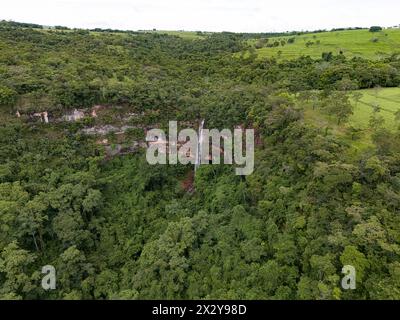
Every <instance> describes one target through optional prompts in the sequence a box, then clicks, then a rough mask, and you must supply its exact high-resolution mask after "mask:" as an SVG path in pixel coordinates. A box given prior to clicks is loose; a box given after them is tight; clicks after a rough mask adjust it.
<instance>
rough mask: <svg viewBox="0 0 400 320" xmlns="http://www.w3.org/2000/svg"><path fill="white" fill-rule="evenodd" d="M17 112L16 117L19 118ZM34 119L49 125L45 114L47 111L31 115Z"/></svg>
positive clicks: (47, 115)
mask: <svg viewBox="0 0 400 320" xmlns="http://www.w3.org/2000/svg"><path fill="white" fill-rule="evenodd" d="M18 114H19V112H18V111H17V117H18V118H19V117H20V116H21V115H19V116H18ZM32 116H33V117H35V118H39V119H40V122H44V123H49V114H48V113H47V111H44V112H36V113H34V114H33V115H32Z"/></svg>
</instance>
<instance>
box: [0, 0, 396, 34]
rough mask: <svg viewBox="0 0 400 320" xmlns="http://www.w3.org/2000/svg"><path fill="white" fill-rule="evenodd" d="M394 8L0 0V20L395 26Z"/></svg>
mask: <svg viewBox="0 0 400 320" xmlns="http://www.w3.org/2000/svg"><path fill="white" fill-rule="evenodd" d="M389 8H390V9H389ZM399 9H400V2H399V1H398V0H380V1H379V2H378V1H375V0H336V1H334V2H333V1H330V0H329V1H328V0H303V1H296V0H280V1H263V0H246V1H242V0H169V1H165V0H2V5H1V12H0V19H7V20H15V21H23V22H34V23H40V24H45V25H66V26H69V27H81V28H94V27H103V28H109V27H110V28H119V29H130V30H139V29H153V28H157V29H160V30H181V29H184V30H204V31H237V32H240V31H242V32H265V31H288V30H314V29H323V28H328V29H329V28H333V27H346V26H363V27H367V26H370V25H383V26H392V25H398V24H400V18H398V12H399V11H400V10H399Z"/></svg>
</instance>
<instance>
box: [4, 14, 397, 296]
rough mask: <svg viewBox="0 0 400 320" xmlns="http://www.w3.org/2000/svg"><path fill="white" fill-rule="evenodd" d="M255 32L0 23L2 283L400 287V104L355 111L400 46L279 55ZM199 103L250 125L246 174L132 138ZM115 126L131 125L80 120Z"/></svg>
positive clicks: (386, 77) (30, 288)
mask: <svg viewBox="0 0 400 320" xmlns="http://www.w3.org/2000/svg"><path fill="white" fill-rule="evenodd" d="M347 32H348V31H347ZM263 36H264V37H271V38H272V37H274V36H275V35H269V34H265V35H263ZM277 36H280V35H277ZM249 37H253V38H254V39H256V38H257V36H256V35H245V34H235V33H199V37H198V38H196V37H194V38H193V39H188V38H185V37H180V36H176V35H169V34H164V33H162V32H115V31H113V30H108V31H107V30H92V31H88V30H70V29H67V28H61V27H59V28H57V29H55V30H43V29H41V28H40V27H38V26H35V25H29V24H28V25H23V24H22V25H21V24H16V23H10V22H1V23H0V298H2V299H344V300H345V299H400V215H399V213H400V143H399V142H398V141H399V135H400V130H399V128H400V112H397V113H396V114H394V115H393V116H394V118H395V120H396V121H397V124H398V125H397V127H399V128H397V127H396V128H395V129H388V128H387V126H385V121H384V119H383V117H382V115H381V110H380V107H379V105H376V106H374V109H373V110H374V111H373V112H372V113H371V115H370V119H369V127H368V128H367V129H365V128H364V129H360V128H357V127H354V126H352V125H349V123H348V121H349V117H350V116H351V115H352V113H353V110H354V107H355V104H357V101H358V100H359V99H360V93H359V91H358V90H359V89H373V88H376V89H377V90H379V88H381V87H398V86H399V85H400V56H399V55H397V54H396V53H395V52H393V54H391V55H388V56H387V57H385V58H382V59H374V60H373V59H367V58H364V57H347V56H346V54H343V53H342V54H337V55H336V54H335V53H332V52H324V53H323V54H322V55H321V57H319V58H311V57H309V56H301V57H298V58H294V59H290V60H285V59H275V58H273V57H270V58H268V57H262V56H258V54H257V51H256V50H254V48H252V44H251V43H250V42H249V41H248V38H249ZM399 103H400V101H399ZM94 106H98V112H97V114H96V116H95V117H94V116H90V112H91V110H93V108H94ZM74 109H78V110H83V111H82V112H84V113H85V115H86V116H84V117H83V118H82V119H79V120H77V121H63V120H62V119H63V117H64V116H65V115H66V114H70V113H71V112H72V111H73V110H74ZM310 110H311V111H315V112H318V114H321V117H324V119H327V121H326V122H323V123H321V122H320V121H318V120H315V119H319V118H312V117H311V118H310V117H309V116H307V115H308V114H309V113H310ZM399 110H400V107H399ZM43 112H47V113H48V117H49V123H46V122H45V121H43V119H42V118H40V119H39V117H38V116H37V115H36V116H35V114H37V113H43ZM88 115H89V116H88ZM201 119H205V120H206V125H207V127H209V128H231V129H232V128H234V127H235V126H237V125H242V126H244V127H248V128H255V130H256V136H257V139H256V140H257V141H256V142H257V146H256V153H255V157H256V158H255V170H254V173H253V174H251V175H249V176H245V177H244V176H236V175H235V174H234V169H233V168H232V167H231V166H226V165H204V166H201V167H200V168H199V170H198V171H197V172H196V173H195V174H194V172H193V166H190V165H187V166H183V165H177V166H165V165H164V166H162V165H160V166H151V165H149V164H147V162H146V158H145V150H144V149H143V148H132V147H131V146H132V144H133V143H134V141H135V142H137V143H140V141H142V140H143V137H144V132H145V130H146V129H147V128H152V127H159V128H163V127H166V125H167V123H168V121H169V120H177V121H179V122H180V123H181V125H182V126H190V127H193V128H197V126H198V124H199V122H200V121H201ZM41 120H42V121H41ZM106 126H116V127H118V128H121V127H122V126H127V127H129V128H128V129H127V130H125V131H123V132H122V133H121V132H119V134H116V133H115V132H112V131H110V132H108V131H107V132H105V133H104V134H103V135H101V134H95V135H93V134H85V130H87V129H90V128H102V127H106ZM86 132H87V131H86ZM365 136H368V140H369V141H370V142H369V143H363V137H365ZM118 148H120V149H118ZM116 149H117V151H118V150H120V151H121V150H122V151H123V150H127V151H126V152H119V154H118V152H113V151H115V150H116ZM45 265H53V266H54V267H55V268H56V271H57V288H56V290H49V291H45V290H43V288H42V286H41V279H42V277H43V274H42V273H41V270H42V266H45ZM344 265H353V266H354V267H355V268H356V270H357V288H356V290H344V289H343V288H342V287H341V285H340V281H341V278H342V277H343V275H342V273H341V271H342V267H343V266H344Z"/></svg>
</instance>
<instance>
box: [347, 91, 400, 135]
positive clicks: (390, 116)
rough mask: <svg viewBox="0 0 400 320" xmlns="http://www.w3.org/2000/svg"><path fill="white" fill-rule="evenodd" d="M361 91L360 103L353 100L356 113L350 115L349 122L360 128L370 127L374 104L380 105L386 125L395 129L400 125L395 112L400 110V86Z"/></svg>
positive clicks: (381, 114) (380, 113)
mask: <svg viewBox="0 0 400 320" xmlns="http://www.w3.org/2000/svg"><path fill="white" fill-rule="evenodd" d="M360 92H361V93H362V94H363V97H362V98H361V100H360V102H358V103H356V102H354V101H353V105H354V114H353V115H352V116H351V117H350V119H349V123H350V124H351V125H352V126H354V127H358V128H360V129H366V128H368V124H369V119H370V117H371V115H372V112H373V106H374V105H378V106H379V107H380V112H379V115H380V116H382V117H383V118H384V119H385V127H386V128H388V129H390V130H395V129H396V128H397V127H398V124H397V123H396V121H395V113H396V111H398V110H400V88H382V89H379V90H377V89H369V90H360Z"/></svg>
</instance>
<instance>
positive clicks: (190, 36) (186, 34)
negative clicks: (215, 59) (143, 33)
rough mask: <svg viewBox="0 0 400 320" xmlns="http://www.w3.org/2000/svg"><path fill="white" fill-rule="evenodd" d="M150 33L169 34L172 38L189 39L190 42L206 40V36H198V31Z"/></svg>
mask: <svg viewBox="0 0 400 320" xmlns="http://www.w3.org/2000/svg"><path fill="white" fill-rule="evenodd" d="M150 32H155V33H161V34H168V35H170V36H178V37H181V38H183V39H189V40H196V39H203V38H204V36H202V35H199V34H197V32H196V31H163V30H157V31H150Z"/></svg>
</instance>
